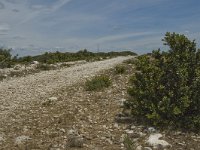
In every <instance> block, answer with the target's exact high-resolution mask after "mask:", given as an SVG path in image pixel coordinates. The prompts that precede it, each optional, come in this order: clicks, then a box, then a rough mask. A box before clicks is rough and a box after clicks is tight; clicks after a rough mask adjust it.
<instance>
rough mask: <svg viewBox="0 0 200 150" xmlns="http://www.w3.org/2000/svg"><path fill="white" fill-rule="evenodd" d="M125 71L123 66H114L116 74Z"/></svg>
mask: <svg viewBox="0 0 200 150" xmlns="http://www.w3.org/2000/svg"><path fill="white" fill-rule="evenodd" d="M125 72H126V68H125V66H122V65H117V66H116V67H115V73H116V74H123V73H125Z"/></svg>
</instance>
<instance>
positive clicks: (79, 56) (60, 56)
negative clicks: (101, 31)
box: [0, 48, 137, 68]
mask: <svg viewBox="0 0 200 150" xmlns="http://www.w3.org/2000/svg"><path fill="white" fill-rule="evenodd" d="M10 52H11V49H3V48H0V68H9V67H12V66H13V65H15V64H30V63H31V62H33V61H38V62H40V63H45V64H55V63H59V62H69V61H78V60H86V61H97V60H102V59H107V58H112V57H117V56H128V55H137V54H136V53H134V52H131V51H122V52H107V53H106V52H98V53H93V52H89V51H88V50H86V49H84V50H80V51H78V52H76V53H71V52H65V53H61V52H58V51H57V52H46V53H44V54H42V55H37V56H24V57H19V58H18V56H17V55H16V56H14V57H12V55H11V53H10Z"/></svg>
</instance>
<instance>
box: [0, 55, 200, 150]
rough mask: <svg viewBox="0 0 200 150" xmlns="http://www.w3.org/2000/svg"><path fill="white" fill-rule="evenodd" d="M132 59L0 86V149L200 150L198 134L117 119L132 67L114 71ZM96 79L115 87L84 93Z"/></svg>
mask: <svg viewBox="0 0 200 150" xmlns="http://www.w3.org/2000/svg"><path fill="white" fill-rule="evenodd" d="M130 58H131V57H117V58H114V59H109V60H104V61H98V62H92V63H86V64H81V65H78V66H72V67H69V68H63V69H59V70H52V71H44V72H40V73H36V74H32V75H27V76H26V77H20V78H13V79H11V80H7V81H5V80H4V81H3V82H0V95H1V96H0V117H1V122H0V149H2V150H68V149H70V150H76V149H83V150H120V149H124V150H126V149H128V150H135V149H136V150H154V149H159V150H160V149H161V150H162V149H172V150H177V149H179V150H182V149H184V150H198V149H200V144H199V143H200V136H199V135H198V134H194V133H183V132H180V131H168V130H165V131H159V130H158V129H156V128H154V127H146V126H143V125H138V124H136V123H135V122H134V120H130V118H128V117H126V116H120V115H119V114H120V112H122V111H123V109H122V105H123V101H125V100H126V99H127V98H128V95H127V92H126V91H127V88H128V86H129V84H128V82H129V78H130V76H131V74H133V73H134V66H133V65H132V64H124V65H125V66H126V72H125V73H124V74H116V73H115V72H114V71H113V70H114V69H113V68H114V67H115V66H116V65H117V64H121V63H122V62H123V61H124V60H127V59H130ZM97 74H107V75H109V77H110V78H111V81H112V84H111V86H110V87H108V88H106V89H104V90H101V91H92V92H91V91H86V90H85V89H84V82H85V80H86V79H89V78H91V77H92V76H94V75H97ZM127 120H128V122H127Z"/></svg>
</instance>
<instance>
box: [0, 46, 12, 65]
mask: <svg viewBox="0 0 200 150" xmlns="http://www.w3.org/2000/svg"><path fill="white" fill-rule="evenodd" d="M10 51H11V50H10V49H3V48H0V68H9V67H11V65H12V64H13V63H12V57H11V56H12V55H11V54H10Z"/></svg>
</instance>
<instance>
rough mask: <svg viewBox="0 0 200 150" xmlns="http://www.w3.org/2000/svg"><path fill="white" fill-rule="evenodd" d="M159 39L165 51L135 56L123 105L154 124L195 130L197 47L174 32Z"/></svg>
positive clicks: (199, 114) (199, 95) (199, 100)
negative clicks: (125, 100)
mask: <svg viewBox="0 0 200 150" xmlns="http://www.w3.org/2000/svg"><path fill="white" fill-rule="evenodd" d="M163 41H164V45H167V46H169V48H170V50H169V51H167V52H161V51H160V50H156V51H153V52H152V54H151V55H143V56H140V57H139V58H138V61H137V62H136V69H137V72H136V73H135V75H133V76H132V78H131V83H132V88H130V89H129V90H128V92H129V94H130V95H131V98H130V99H129V101H128V102H127V104H126V106H128V107H129V108H131V110H132V114H133V115H134V116H136V117H137V118H140V119H141V118H143V119H144V120H145V121H147V122H148V123H152V124H154V125H171V126H174V127H181V128H188V129H199V128H200V88H199V87H200V50H197V48H196V43H195V41H190V40H189V39H188V38H187V37H185V36H184V35H180V34H176V33H166V36H165V38H164V39H163ZM144 120H143V121H144Z"/></svg>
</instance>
